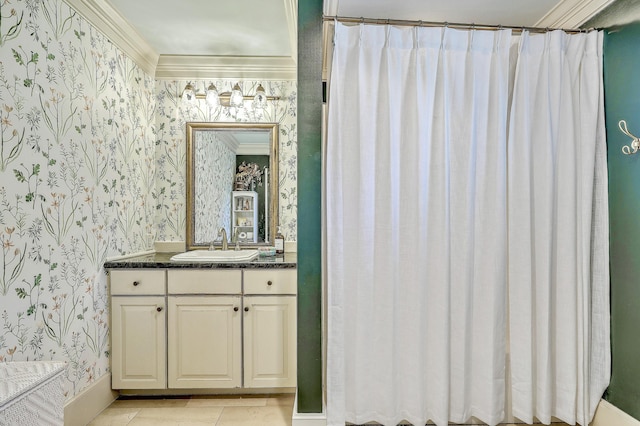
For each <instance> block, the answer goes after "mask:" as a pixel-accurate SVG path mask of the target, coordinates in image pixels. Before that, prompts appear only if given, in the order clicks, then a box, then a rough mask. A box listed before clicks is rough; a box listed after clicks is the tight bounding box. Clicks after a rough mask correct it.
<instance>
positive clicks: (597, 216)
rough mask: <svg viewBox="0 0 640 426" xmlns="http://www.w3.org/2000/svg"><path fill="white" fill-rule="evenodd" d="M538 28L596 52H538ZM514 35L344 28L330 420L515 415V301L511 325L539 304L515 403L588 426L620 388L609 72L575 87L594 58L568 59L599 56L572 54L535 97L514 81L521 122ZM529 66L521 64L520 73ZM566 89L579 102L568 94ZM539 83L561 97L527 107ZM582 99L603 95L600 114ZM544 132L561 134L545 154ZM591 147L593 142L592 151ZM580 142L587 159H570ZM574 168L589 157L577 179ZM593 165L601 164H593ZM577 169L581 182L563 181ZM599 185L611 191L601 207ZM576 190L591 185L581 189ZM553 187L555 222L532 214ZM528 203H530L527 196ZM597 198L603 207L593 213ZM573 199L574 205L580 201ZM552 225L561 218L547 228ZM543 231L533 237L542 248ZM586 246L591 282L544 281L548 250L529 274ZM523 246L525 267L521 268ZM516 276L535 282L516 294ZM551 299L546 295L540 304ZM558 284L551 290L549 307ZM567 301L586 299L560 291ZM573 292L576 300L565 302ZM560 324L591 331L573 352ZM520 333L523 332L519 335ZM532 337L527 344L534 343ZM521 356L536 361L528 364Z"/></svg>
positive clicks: (388, 421) (523, 351)
mask: <svg viewBox="0 0 640 426" xmlns="http://www.w3.org/2000/svg"><path fill="white" fill-rule="evenodd" d="M538 37H543V39H545V40H546V39H547V38H549V39H550V41H549V42H548V44H553V43H552V40H553V39H554V37H559V38H561V39H562V41H561V42H560V44H561V45H562V47H563V49H564V48H567V46H576V45H580V44H581V42H578V41H576V42H574V41H569V39H570V37H569V38H567V36H564V35H561V36H560V35H555V34H549V35H542V36H532V37H523V43H522V47H523V48H525V47H527V46H529V45H531V44H532V43H529V41H528V40H532V39H537V38H538ZM571 37H573V36H571ZM580 37H581V38H584V39H589V40H590V41H589V42H582V44H587V45H597V43H598V41H591V39H592V38H593V36H592V35H591V34H589V35H587V34H581V35H580ZM576 38H578V37H577V36H576ZM599 42H600V43H601V40H600V41H599ZM544 43H547V42H544ZM544 43H543V44H544ZM511 45H512V37H511V34H510V31H508V30H502V31H495V32H489V31H460V30H453V29H449V28H408V27H403V28H398V27H390V26H375V25H358V26H346V25H342V24H340V23H337V24H336V29H335V51H334V56H333V66H332V72H331V81H330V95H329V109H328V111H329V119H328V137H327V150H326V156H327V157H326V215H327V216H326V223H327V228H326V229H327V235H326V241H327V250H326V257H325V258H326V266H327V286H328V297H327V303H328V308H327V309H328V319H327V320H328V344H327V351H328V354H327V416H328V424H330V425H344V423H345V422H351V423H356V424H362V423H365V422H369V421H377V422H379V423H382V424H385V425H395V424H397V423H398V422H400V421H403V420H406V421H409V422H411V423H413V424H415V425H421V424H424V423H425V422H426V421H427V420H429V419H430V420H433V421H434V422H435V423H436V424H437V425H444V424H446V423H447V422H448V421H452V422H458V423H460V422H464V421H466V420H468V419H469V418H470V417H471V416H475V417H477V418H479V419H481V420H483V421H484V422H486V423H488V424H491V425H494V424H497V423H499V422H500V421H501V420H503V417H504V403H505V381H506V364H507V363H506V357H507V350H506V335H507V308H508V306H509V307H510V309H512V311H511V318H512V319H513V318H514V317H517V316H518V315H519V311H521V310H522V311H523V318H520V317H518V319H517V321H515V323H514V322H512V324H511V336H512V339H514V338H515V339H516V340H517V342H512V346H511V352H512V362H513V364H514V366H513V371H514V375H513V378H514V383H513V392H514V394H517V398H516V397H515V396H514V401H515V402H514V412H516V413H518V414H519V415H522V416H524V417H526V416H527V415H535V416H540V417H541V419H543V420H546V417H545V416H546V415H547V413H549V414H550V415H557V416H565V414H567V413H571V412H573V413H574V415H575V417H574V418H576V419H577V420H578V421H583V419H586V418H587V417H588V416H589V413H591V412H592V410H593V408H594V407H595V405H594V403H593V401H597V398H599V397H600V395H601V393H602V390H604V388H603V387H602V385H603V384H606V382H607V380H608V371H605V369H604V367H606V358H607V356H608V352H607V351H608V334H607V332H605V329H606V327H608V322H607V321H608V311H607V310H606V309H604V305H603V303H604V301H605V299H606V295H605V293H606V291H605V290H606V289H605V288H604V281H605V279H606V278H608V274H607V271H606V266H605V264H606V263H608V259H606V256H607V255H608V250H606V249H605V248H606V247H605V246H606V241H607V238H606V235H604V234H606V170H605V169H604V167H605V163H604V151H603V146H602V143H603V142H604V141H603V139H600V138H599V136H598V135H600V134H601V131H602V127H603V125H602V116H601V113H602V111H601V103H602V99H601V96H602V93H601V86H599V85H600V84H601V83H600V81H601V77H600V76H599V75H598V73H596V74H594V75H593V76H592V77H587V78H586V79H585V80H584V82H582V80H580V81H577V80H576V76H575V74H576V72H569V71H568V70H567V69H569V70H573V69H574V68H577V69H580V70H581V72H582V68H583V67H584V65H583V64H582V63H580V64H571V65H569V64H568V63H567V62H571V61H573V60H574V59H575V58H582V57H588V56H590V55H591V53H589V54H583V53H576V54H573V55H566V54H565V55H564V56H563V58H562V60H560V63H561V65H559V68H560V70H563V71H566V73H567V77H566V78H565V79H564V80H561V81H560V82H559V83H558V82H556V83H553V84H551V85H549V86H548V87H546V88H545V87H543V86H542V85H541V84H542V83H540V84H538V85H536V86H534V87H526V88H525V89H523V88H522V85H524V86H526V85H527V84H529V83H516V85H515V88H514V90H513V101H512V114H513V117H511V121H512V122H513V123H512V124H513V126H512V128H511V129H512V130H511V132H508V125H509V107H508V104H509V93H510V87H509V81H510V76H509V68H510V66H509V60H510V58H509V50H510V46H511ZM598 49H599V47H598ZM596 50H597V49H596ZM599 54H600V55H601V53H599ZM531 60H533V59H531ZM546 61H551V62H554V61H557V60H551V59H547V60H546ZM529 66H532V65H530V64H524V63H523V64H518V73H517V77H518V81H520V78H521V77H523V73H524V72H523V71H522V68H523V67H529ZM543 70H544V71H545V72H546V76H548V78H547V79H546V80H545V79H544V78H542V72H543ZM552 70H553V67H549V69H548V70H547V69H543V68H540V67H539V68H538V69H536V70H533V69H531V70H530V74H531V76H532V77H533V76H534V74H535V75H536V76H538V77H540V81H542V80H545V81H547V80H548V81H555V79H556V78H559V77H560V76H558V77H555V76H552ZM598 72H600V71H599V70H598ZM524 74H526V73H524ZM561 75H564V74H561ZM588 79H593V80H592V81H588ZM545 84H547V83H545ZM554 84H555V86H554ZM564 85H569V86H571V93H575V94H576V95H575V96H578V99H575V98H574V99H572V100H568V99H566V98H564V97H563V98H562V101H558V100H557V99H556V98H558V99H559V98H560V93H558V92H561V93H562V94H563V96H564V94H565V88H564ZM560 88H562V89H563V90H560ZM526 91H532V92H535V93H537V94H538V95H539V93H538V92H539V91H547V92H548V95H549V100H548V101H549V102H548V103H547V104H542V103H541V102H542V101H541V100H540V99H538V100H535V99H533V100H531V101H529V100H526V101H525V100H522V101H521V100H520V99H519V96H521V92H526ZM571 96H574V95H573V94H572V95H571ZM528 102H531V105H532V106H531V107H528V106H526V104H527V103H528ZM553 102H559V105H555V104H553ZM583 103H589V105H590V106H588V108H586V109H585V110H584V111H583V109H582V104H583ZM554 108H555V109H554ZM529 109H536V110H537V111H540V112H543V111H546V113H547V116H549V117H547V119H548V122H545V121H544V120H543V119H542V118H544V117H545V114H543V113H539V114H538V115H539V116H540V117H541V118H540V119H539V120H534V117H533V116H532V117H528V114H530V113H529V112H528V110H529ZM592 110H593V111H596V112H597V113H596V115H595V116H592V115H590V113H589V112H588V111H592ZM582 125H584V127H581V126H582ZM527 126H528V127H527ZM545 126H546V127H545ZM588 126H591V129H589V128H588ZM569 128H571V129H572V131H573V132H574V134H570V132H569V130H566V129H569ZM559 129H563V130H559ZM507 135H509V136H510V138H511V139H510V142H509V147H510V149H512V147H514V146H515V145H518V147H517V148H513V152H510V153H509V154H507ZM538 135H544V137H545V138H546V137H547V136H549V138H550V140H551V141H550V142H548V144H547V145H541V146H538V145H539V143H538V141H537V137H538ZM565 137H572V138H573V141H572V142H571V143H570V144H569V142H566V141H564V139H565ZM559 139H562V143H560V142H559ZM585 139H589V140H590V141H589V142H588V145H589V147H590V148H583V147H582V144H583V143H585ZM545 140H546V139H545ZM540 144H541V143H540ZM565 144H569V145H570V146H571V147H572V148H568V147H565ZM558 148H560V149H558ZM538 150H544V152H543V153H538ZM578 151H580V156H578V157H575V158H571V155H570V154H571V153H572V152H573V153H574V154H575V153H577V152H578ZM583 151H588V152H583ZM589 152H590V153H591V157H589ZM543 154H544V155H543ZM559 154H561V155H559ZM527 155H529V156H530V157H531V158H529V157H527ZM545 156H546V157H545ZM582 158H584V159H582ZM589 158H590V159H591V168H589V164H588V163H589V161H588V159H589ZM534 159H535V161H534ZM521 161H523V162H525V163H526V164H520V162H521ZM537 161H546V162H547V163H545V165H544V166H541V165H540V164H538V163H537ZM560 161H562V162H564V161H568V162H570V163H572V164H573V165H567V166H566V168H567V171H566V172H565V169H564V166H563V167H558V164H559V162H560ZM594 161H595V166H596V167H595V169H596V170H598V168H599V170H600V172H599V173H595V174H594V164H593V163H594ZM508 162H509V163H508ZM539 168H540V169H539ZM560 168H561V169H562V171H560V170H556V169H560ZM534 172H535V173H534ZM570 172H573V173H574V174H573V175H572V176H573V177H574V179H573V181H571V182H564V181H563V182H562V185H559V187H558V188H555V187H554V186H553V185H551V183H554V184H557V183H558V181H559V180H560V179H562V180H564V176H565V174H570ZM589 173H590V174H589ZM538 174H546V176H545V177H546V179H547V182H546V183H543V184H539V185H538V184H537V181H533V179H534V177H536V178H537V175H538ZM520 175H522V176H520ZM532 175H533V176H532ZM518 176H519V177H518ZM510 179H514V181H513V182H511V181H510ZM526 179H532V181H531V182H529V183H528V185H529V187H527V188H522V189H520V188H518V187H517V186H516V182H517V181H518V180H520V181H523V182H527V181H526ZM572 182H573V183H572ZM571 185H573V186H571ZM594 185H595V187H596V189H598V191H599V192H598V194H597V195H596V197H595V198H594V199H592V198H591V195H592V194H593V187H594ZM572 187H573V188H576V191H577V190H578V189H580V195H577V192H576V194H573V193H570V192H571V191H570V188H572ZM520 191H523V192H522V193H521V192H520ZM529 191H533V192H529ZM536 191H541V192H536ZM549 191H551V193H549ZM602 191H604V195H605V196H604V197H603V194H602ZM543 196H544V197H546V198H545V200H547V201H549V200H551V201H549V203H550V205H551V207H552V211H553V212H554V215H551V214H550V213H549V212H548V210H549V207H545V209H546V210H545V211H543V212H542V213H541V214H543V213H548V214H547V216H540V218H539V217H538V216H535V218H532V217H531V216H533V215H534V213H537V211H538V207H537V206H538V204H537V203H538V197H543ZM519 197H522V198H526V199H527V201H528V202H529V203H532V204H528V205H525V204H523V205H517V206H514V205H513V204H514V203H519V202H520V198H519ZM559 197H561V198H559ZM591 201H593V203H594V205H596V201H597V202H599V203H600V204H599V205H597V206H596V207H594V208H593V210H592V214H591V215H588V214H587V213H588V212H587V211H586V210H589V211H591V206H592V205H591V204H589V203H590V202H591ZM554 203H555V204H554ZM565 203H573V204H575V205H573V204H572V205H571V206H570V207H567V209H566V210H565V205H564V204H565ZM576 203H578V204H576ZM545 206H546V205H545ZM603 206H604V207H603ZM587 207H588V208H587ZM560 208H561V209H562V212H561V213H562V214H559V213H558V212H559V209H560ZM578 212H579V214H580V217H579V218H578V217H577V216H576V215H577V214H578ZM512 215H519V216H517V217H511V216H512ZM572 215H573V216H572ZM571 217H573V218H574V220H573V221H571V223H568V222H569V219H570V218H571ZM536 220H540V221H542V223H546V221H552V222H553V223H554V225H552V226H551V228H550V231H549V232H547V233H546V234H545V233H543V234H542V235H541V236H539V237H538V234H537V231H538V226H539V224H538V222H536ZM602 221H604V222H602ZM521 223H522V225H521ZM520 226H522V229H520V228H519V227H520ZM527 226H529V228H527ZM527 230H528V231H527ZM525 231H526V232H529V234H526V232H525ZM565 231H567V233H566V235H567V236H564V235H565ZM531 232H535V233H534V234H533V235H534V236H535V238H530V239H529V240H527V236H530V235H531ZM578 233H580V236H578ZM559 234H562V235H563V237H562V238H563V240H562V241H564V242H562V243H561V242H560V239H559ZM596 234H598V235H596ZM539 240H540V241H544V244H547V246H544V245H543V243H541V242H540V241H539ZM592 241H597V242H598V244H592ZM508 244H512V246H508ZM572 244H573V246H574V247H573V250H574V251H575V252H576V256H575V257H574V258H572V259H569V258H567V265H566V268H565V269H566V270H567V271H569V270H573V271H575V274H574V275H575V276H561V277H557V276H556V277H555V278H553V279H552V280H550V281H548V282H547V283H546V284H542V287H543V290H538V289H537V286H538V281H540V280H539V278H540V277H538V276H536V275H535V274H536V271H538V270H541V271H545V272H547V273H548V274H552V273H554V274H555V273H557V272H558V262H553V265H551V264H550V262H547V263H543V264H542V265H539V266H538V264H537V263H535V261H536V260H539V258H538V257H536V258H534V259H533V263H534V265H533V266H530V267H529V270H528V271H527V270H517V271H515V272H517V274H516V273H515V272H514V270H513V268H514V267H515V266H516V265H517V267H518V268H520V267H521V264H525V263H526V262H525V261H526V258H527V256H528V254H527V253H530V252H532V251H536V250H538V251H540V250H542V253H543V254H544V255H546V256H547V258H550V257H552V256H561V255H563V251H564V250H566V249H568V246H571V245H572ZM545 247H546V248H545ZM558 250H559V251H558ZM536 254H537V255H538V256H539V255H540V253H539V252H536ZM513 256H515V257H518V258H519V259H520V263H519V264H514V266H512V264H511V260H512V259H511V257H513ZM529 257H531V256H529ZM530 260H531V259H530ZM536 268H542V269H536ZM544 268H547V269H544ZM527 274H528V275H527ZM605 275H606V276H605ZM508 280H511V282H509V283H508ZM514 280H519V282H518V283H517V284H516V285H517V287H516V288H514V290H511V293H512V294H511V302H510V303H508V300H507V294H508V286H511V285H513V284H512V282H513V281H514ZM596 281H598V283H596ZM561 284H562V285H563V286H565V287H566V289H561V287H560V286H561ZM545 286H546V287H545ZM551 290H553V291H551ZM538 291H539V292H540V293H541V296H540V297H538V298H537V297H533V296H534V295H537V292H538ZM545 291H546V295H548V294H550V293H553V295H552V296H550V297H548V298H547V299H544V298H542V296H543V295H545ZM527 292H528V294H527ZM558 294H562V295H567V296H573V298H571V297H567V298H566V299H562V300H559V298H558V297H557V295H558ZM516 299H517V300H516ZM520 299H522V300H520ZM565 300H573V304H572V305H571V306H569V307H567V309H566V310H562V309H560V308H562V307H563V306H565V305H563V304H564V303H566V301H565ZM559 302H560V304H558V303H559ZM540 303H547V304H548V306H547V307H542V306H539V305H540ZM536 309H537V310H536ZM531 312H535V314H531ZM545 315H546V316H545ZM524 317H527V319H525V318H524ZM527 321H528V324H529V325H528V327H529V328H530V329H529V330H525V329H526V327H527ZM559 322H562V323H563V325H567V326H568V324H569V323H573V324H575V326H574V329H575V333H574V334H573V338H574V341H573V342H574V344H573V346H571V345H570V344H569V342H568V341H567V342H565V341H563V342H562V344H563V346H562V347H561V348H562V350H563V351H562V352H561V353H560V352H559V351H558V350H557V349H558V348H559V346H558V345H557V343H558V342H557V340H554V339H557V338H562V339H566V340H569V337H570V335H569V333H570V332H571V330H570V329H569V327H567V331H563V332H562V334H561V333H559V332H556V329H555V328H556V326H557V325H558V323H559ZM596 323H598V324H597V325H596ZM518 327H520V328H521V329H522V331H521V333H522V334H521V335H517V336H516V334H518V332H519V331H517V330H519V329H518ZM545 329H546V330H547V331H549V332H551V330H553V333H551V334H553V337H549V336H547V335H545V334H544V333H542V334H541V335H542V336H543V337H547V340H546V341H547V342H551V343H550V344H549V345H548V346H547V347H545V346H541V342H540V341H539V340H538V339H539V336H538V334H537V333H538V331H540V330H545ZM577 334H581V337H578V336H577ZM518 339H519V340H518ZM520 341H522V342H525V343H526V344H525V343H523V347H520V344H521V343H520ZM565 343H566V345H565ZM516 346H517V347H518V350H516V351H514V348H515V347H516ZM521 355H522V356H523V357H524V358H523V361H517V362H516V359H515V358H516V357H520V356H521ZM556 358H557V359H558V360H557V362H556ZM545 359H546V360H549V362H548V363H547V364H545V363H544V360H545ZM552 361H553V362H552ZM565 361H567V362H569V363H565ZM571 361H572V362H573V364H570V362H571ZM536 362H537V363H536ZM551 364H553V365H551ZM558 368H562V369H564V368H567V369H573V370H572V372H568V371H564V370H563V371H558ZM545 369H547V370H546V371H545ZM572 374H573V376H572ZM538 376H541V377H542V379H539V377H538ZM521 378H522V379H521ZM543 379H548V380H547V382H544V381H543ZM571 389H573V390H574V391H575V400H573V401H571V400H570V399H571V395H570V392H569V391H570V390H571ZM559 390H561V391H566V393H564V394H563V393H562V392H558V391H559ZM598 392H599V394H598ZM581 398H582V399H581ZM580 399H581V400H580ZM541 401H549V404H548V406H547V405H545V404H544V403H542V404H541ZM547 408H548V409H547ZM545 410H546V411H545ZM572 410H573V411H572ZM564 419H565V420H569V419H571V417H565V418H564ZM525 420H527V418H525ZM582 424H586V423H582Z"/></svg>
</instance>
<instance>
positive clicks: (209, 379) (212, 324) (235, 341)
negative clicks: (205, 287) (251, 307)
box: [168, 296, 242, 388]
mask: <svg viewBox="0 0 640 426" xmlns="http://www.w3.org/2000/svg"><path fill="white" fill-rule="evenodd" d="M168 303H169V320H168V321H169V324H168V339H169V363H168V368H169V388H235V387H240V386H242V383H241V380H242V374H241V368H242V365H241V359H242V352H241V351H242V342H241V337H240V336H241V312H240V304H241V299H240V296H197V297H196V296H169V302H168Z"/></svg>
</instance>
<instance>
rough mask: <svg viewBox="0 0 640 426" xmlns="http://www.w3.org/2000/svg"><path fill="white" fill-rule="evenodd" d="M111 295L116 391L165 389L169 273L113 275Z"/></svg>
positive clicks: (136, 272) (112, 359)
mask: <svg viewBox="0 0 640 426" xmlns="http://www.w3.org/2000/svg"><path fill="white" fill-rule="evenodd" d="M111 295H112V297H111V316H112V317H111V370H112V387H113V389H163V388H165V387H166V383H167V378H166V373H165V372H166V353H167V350H166V338H165V336H166V334H165V329H166V320H165V319H166V315H165V311H166V310H165V271H164V270H141V269H135V270H114V271H111Z"/></svg>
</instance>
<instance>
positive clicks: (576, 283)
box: [508, 31, 610, 425]
mask: <svg viewBox="0 0 640 426" xmlns="http://www.w3.org/2000/svg"><path fill="white" fill-rule="evenodd" d="M605 143H606V141H605V128H604V111H603V88H602V33H598V32H591V33H589V34H577V35H567V34H565V33H564V32H561V31H554V32H551V33H547V34H544V35H535V36H531V35H529V34H528V33H525V34H524V35H523V36H522V40H521V41H520V52H519V55H518V65H517V70H516V75H515V83H514V91H513V103H512V107H511V114H510V129H509V160H508V164H509V178H508V183H509V213H508V217H509V263H508V267H509V292H510V298H509V301H510V322H509V324H510V337H511V345H510V350H511V370H512V375H511V377H512V392H513V413H514V415H515V416H516V417H518V418H519V419H521V420H523V421H526V422H529V423H531V422H532V420H533V417H534V416H535V417H537V418H538V419H540V420H541V421H542V422H544V423H548V422H549V421H550V420H551V416H555V417H558V418H560V419H562V420H563V421H565V422H567V423H570V424H574V423H575V422H578V423H579V424H581V425H587V424H588V423H589V421H590V420H591V418H592V417H593V414H594V412H595V408H596V406H597V404H598V401H599V400H600V398H601V396H602V393H603V392H604V390H605V389H606V387H607V384H608V383H609V372H610V358H609V356H610V355H609V297H608V294H609V269H608V268H609V257H608V253H609V246H608V244H609V243H608V241H609V235H608V226H609V225H608V223H609V220H608V208H607V170H606V146H605Z"/></svg>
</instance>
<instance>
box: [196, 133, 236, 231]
mask: <svg viewBox="0 0 640 426" xmlns="http://www.w3.org/2000/svg"><path fill="white" fill-rule="evenodd" d="M195 134H196V135H197V137H196V138H195V139H196V140H195V154H196V161H195V164H197V165H198V166H197V168H196V171H195V176H194V179H195V183H196V184H195V188H196V190H195V194H194V197H195V200H194V201H195V212H196V215H195V218H194V220H195V226H194V229H195V241H196V242H199V243H207V242H211V241H213V240H214V239H217V236H218V230H219V229H220V228H225V229H227V230H228V232H231V190H232V188H233V180H234V177H235V173H236V153H235V152H233V150H232V149H231V148H229V147H228V146H227V145H226V144H225V143H223V142H221V141H219V140H218V138H217V137H216V132H207V131H202V132H195Z"/></svg>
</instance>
